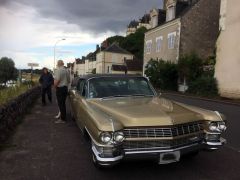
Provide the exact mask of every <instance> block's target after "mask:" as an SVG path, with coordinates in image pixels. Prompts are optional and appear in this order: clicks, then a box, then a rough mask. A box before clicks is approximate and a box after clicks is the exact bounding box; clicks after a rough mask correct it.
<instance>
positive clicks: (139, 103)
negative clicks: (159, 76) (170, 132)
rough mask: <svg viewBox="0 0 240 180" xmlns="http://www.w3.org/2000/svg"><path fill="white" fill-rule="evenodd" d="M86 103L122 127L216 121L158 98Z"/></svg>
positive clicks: (209, 114) (209, 115)
mask: <svg viewBox="0 0 240 180" xmlns="http://www.w3.org/2000/svg"><path fill="white" fill-rule="evenodd" d="M88 103H89V104H90V105H91V106H92V107H93V109H98V110H101V111H102V113H105V114H107V115H108V117H109V118H110V119H111V120H113V122H116V123H118V124H119V123H120V124H121V125H122V126H123V127H140V126H145V127H146V126H169V125H176V124H183V123H189V122H193V121H199V120H204V119H209V120H214V119H218V118H217V116H216V115H214V113H213V112H212V111H207V110H204V109H200V108H196V107H192V106H188V105H185V104H181V103H177V102H174V101H170V100H168V99H165V98H159V97H127V98H110V99H94V100H89V101H88Z"/></svg>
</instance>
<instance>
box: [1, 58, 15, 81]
mask: <svg viewBox="0 0 240 180" xmlns="http://www.w3.org/2000/svg"><path fill="white" fill-rule="evenodd" d="M17 75H18V72H17V69H16V68H15V63H14V61H13V60H12V59H11V58H8V57H2V58H1V59H0V83H4V84H6V83H7V81H9V80H16V79H17Z"/></svg>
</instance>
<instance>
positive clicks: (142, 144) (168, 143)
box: [123, 133, 204, 152]
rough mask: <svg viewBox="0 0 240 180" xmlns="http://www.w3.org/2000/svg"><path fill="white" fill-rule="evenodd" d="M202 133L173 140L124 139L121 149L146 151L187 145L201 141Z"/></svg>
mask: <svg viewBox="0 0 240 180" xmlns="http://www.w3.org/2000/svg"><path fill="white" fill-rule="evenodd" d="M203 137H204V134H203V133H201V134H198V135H195V136H188V137H184V138H180V139H173V140H153V141H152V140H151V141H124V143H123V149H124V151H125V152H131V151H146V150H159V149H160V150H165V149H171V148H178V147H181V146H187V145H190V144H194V143H199V142H201V141H202V139H203Z"/></svg>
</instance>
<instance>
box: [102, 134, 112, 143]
mask: <svg viewBox="0 0 240 180" xmlns="http://www.w3.org/2000/svg"><path fill="white" fill-rule="evenodd" d="M100 138H101V141H102V142H104V143H109V142H110V141H111V139H112V135H111V134H110V133H109V132H103V133H101V135H100Z"/></svg>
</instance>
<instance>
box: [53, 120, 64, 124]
mask: <svg viewBox="0 0 240 180" xmlns="http://www.w3.org/2000/svg"><path fill="white" fill-rule="evenodd" d="M54 123H55V124H64V123H65V121H63V120H61V119H58V120H56V121H55V122H54Z"/></svg>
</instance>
